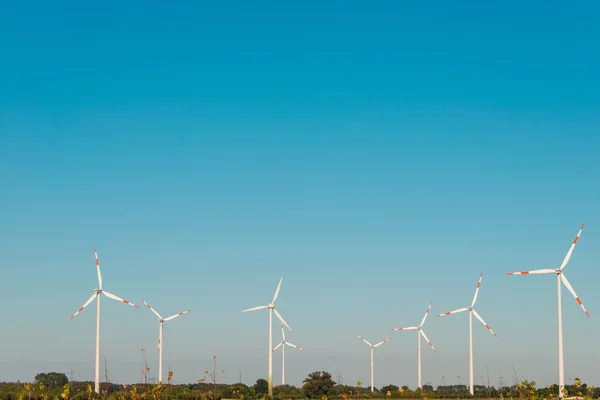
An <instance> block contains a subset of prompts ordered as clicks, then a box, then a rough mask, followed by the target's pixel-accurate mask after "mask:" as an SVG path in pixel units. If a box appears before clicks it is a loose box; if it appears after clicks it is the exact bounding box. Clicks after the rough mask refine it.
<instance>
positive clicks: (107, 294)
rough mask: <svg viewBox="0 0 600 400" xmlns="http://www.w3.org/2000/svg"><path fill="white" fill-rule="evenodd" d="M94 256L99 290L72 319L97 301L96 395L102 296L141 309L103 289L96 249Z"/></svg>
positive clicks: (97, 388)
mask: <svg viewBox="0 0 600 400" xmlns="http://www.w3.org/2000/svg"><path fill="white" fill-rule="evenodd" d="M94 255H95V256H96V270H97V271H98V289H94V294H93V295H92V297H90V298H89V300H88V301H86V302H85V304H84V305H83V306H81V308H80V309H79V310H77V312H76V313H75V314H73V316H72V317H71V319H73V318H75V316H76V315H77V314H79V313H80V312H82V311H83V309H84V308H86V307H87V306H88V305H89V304H90V303H91V302H92V301H94V300H96V306H97V308H96V368H95V370H94V372H95V385H94V390H95V391H96V393H100V295H101V294H103V295H105V296H106V297H108V298H109V299H113V300H117V301H120V302H122V303H125V304H129V305H130V306H133V307H135V308H140V307H138V306H136V305H135V304H133V303H130V302H128V301H127V300H123V299H122V298H120V297H117V296H115V295H114V294H112V293H108V292H107V291H105V290H103V289H102V275H101V274H100V264H99V263H98V253H97V252H96V248H95V247H94Z"/></svg>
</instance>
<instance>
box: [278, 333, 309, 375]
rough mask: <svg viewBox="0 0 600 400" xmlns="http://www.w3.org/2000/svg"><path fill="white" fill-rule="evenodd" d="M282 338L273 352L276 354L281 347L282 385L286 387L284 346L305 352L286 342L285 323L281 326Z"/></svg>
mask: <svg viewBox="0 0 600 400" xmlns="http://www.w3.org/2000/svg"><path fill="white" fill-rule="evenodd" d="M281 336H282V338H283V340H282V341H281V342H280V343H279V344H278V345H277V346H275V348H274V349H273V352H275V350H277V349H278V348H279V347H281V384H282V385H285V346H284V345H288V346H290V347H294V348H296V349H298V350H302V351H304V349H303V348H302V347H300V346H296V345H295V344H293V343H290V342H288V341H286V340H285V330H284V329H283V323H282V324H281Z"/></svg>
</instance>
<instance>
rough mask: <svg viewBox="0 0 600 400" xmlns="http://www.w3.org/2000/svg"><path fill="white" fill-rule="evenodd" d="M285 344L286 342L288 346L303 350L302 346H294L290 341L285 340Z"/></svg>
mask: <svg viewBox="0 0 600 400" xmlns="http://www.w3.org/2000/svg"><path fill="white" fill-rule="evenodd" d="M285 344H287V345H288V346H290V347H295V348H297V349H298V350H302V351H304V349H303V348H302V347H300V346H296V345H295V344H292V343H290V342H285Z"/></svg>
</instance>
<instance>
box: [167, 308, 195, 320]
mask: <svg viewBox="0 0 600 400" xmlns="http://www.w3.org/2000/svg"><path fill="white" fill-rule="evenodd" d="M190 311H192V310H185V311H182V312H179V313H177V314H175V315H171V316H170V317H169V318H165V321H170V320H172V319H173V318H177V317H179V316H180V315H183V314H187V313H189V312H190Z"/></svg>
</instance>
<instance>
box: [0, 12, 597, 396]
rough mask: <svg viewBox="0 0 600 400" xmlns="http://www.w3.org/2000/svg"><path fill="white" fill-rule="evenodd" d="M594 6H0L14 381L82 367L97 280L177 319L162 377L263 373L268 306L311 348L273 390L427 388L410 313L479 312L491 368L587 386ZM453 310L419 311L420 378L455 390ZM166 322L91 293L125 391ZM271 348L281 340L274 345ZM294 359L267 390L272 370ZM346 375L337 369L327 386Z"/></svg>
mask: <svg viewBox="0 0 600 400" xmlns="http://www.w3.org/2000/svg"><path fill="white" fill-rule="evenodd" d="M599 11H600V7H599V6H598V5H597V4H596V3H593V2H579V3H577V4H573V3H567V2H552V3H551V4H546V5H545V6H544V7H543V8H541V7H540V6H539V5H523V4H522V3H518V2H503V4H502V6H500V5H484V4H479V3H475V2H460V3H455V2H453V3H447V2H434V3H433V4H427V5H407V4H400V3H398V2H380V3H378V4H377V5H369V4H367V3H365V2H354V1H344V2H322V1H320V2H304V3H303V4H302V5H290V4H282V3H281V2H274V1H265V2H261V3H260V4H256V3H252V4H250V3H247V2H228V3H227V4H208V3H202V2H181V3H180V4H179V5H178V6H177V7H173V6H168V5H166V4H164V3H161V2H143V3H142V2H139V3H130V5H127V6H123V5H122V4H118V3H117V2H105V3H103V4H102V5H97V6H96V5H89V4H81V3H76V2H66V3H62V5H60V6H57V5H56V4H54V3H53V4H49V3H45V2H34V3H31V2H30V3H28V4H27V5H23V4H18V3H17V2H9V3H7V4H6V5H5V6H4V7H3V12H2V14H1V15H0V37H2V38H3V40H2V42H1V44H0V46H1V50H2V51H1V52H0V65H2V67H1V68H0V72H1V73H2V78H1V79H0V181H1V182H2V189H3V190H2V196H0V220H1V221H2V228H1V229H0V266H1V268H0V308H1V309H2V315H3V320H4V324H3V326H4V328H3V329H2V330H1V332H0V343H2V345H0V381H2V380H16V379H21V380H27V379H33V376H35V374H36V373H38V372H43V371H56V370H58V371H63V372H69V371H71V369H72V370H73V371H74V374H75V377H76V378H77V379H91V378H92V376H93V375H92V370H93V358H94V340H95V338H94V335H95V310H94V308H90V309H86V310H85V311H84V312H83V313H82V314H81V315H79V316H78V317H77V318H75V319H74V320H72V321H70V320H69V317H70V316H71V315H72V314H73V313H74V312H75V311H76V310H77V308H78V307H80V306H81V305H82V304H83V302H85V300H86V299H87V298H88V297H89V296H90V295H91V294H92V292H93V289H94V288H95V287H96V286H97V281H96V275H95V271H94V255H93V247H94V246H97V247H98V253H99V257H100V264H101V267H102V272H103V277H104V287H105V289H106V290H108V291H110V292H112V293H114V294H116V295H119V296H122V297H124V298H126V299H128V300H130V301H132V302H134V303H137V304H141V301H140V299H141V298H144V299H145V300H146V301H148V302H149V303H150V304H152V305H153V306H154V307H155V308H156V309H157V310H158V311H159V312H161V313H162V314H163V315H170V314H173V313H175V312H178V311H181V310H183V309H186V308H190V309H192V312H191V313H190V314H188V315H185V316H183V317H181V318H178V319H176V320H174V321H170V322H168V323H166V324H165V333H164V334H165V337H164V344H165V354H164V355H165V369H167V365H170V366H171V368H172V369H173V370H174V381H175V382H193V381H196V380H197V379H199V378H200V377H201V376H202V375H203V372H204V371H205V370H206V369H208V368H209V367H210V365H211V357H212V356H213V355H217V356H218V360H219V363H220V366H221V367H222V368H223V369H225V374H224V375H223V378H222V381H223V382H236V381H238V380H239V371H240V370H241V374H242V380H243V381H244V382H245V383H248V384H252V383H254V382H255V381H256V379H258V378H263V377H264V378H266V373H267V357H266V351H267V347H268V346H267V344H268V343H267V324H268V313H267V312H256V313H248V314H242V313H241V312H240V311H241V310H242V309H245V308H249V307H253V306H257V305H261V304H266V303H268V301H269V300H270V299H271V297H272V296H273V292H274V290H275V288H276V285H277V282H278V280H279V277H280V276H284V280H283V285H282V290H281V294H280V297H279V299H278V301H277V307H278V309H279V310H280V312H281V313H282V315H283V316H284V318H285V319H286V320H287V322H288V323H289V324H290V325H291V327H292V329H293V331H292V332H291V333H289V334H288V340H289V341H291V342H293V343H295V344H298V345H300V346H302V347H304V348H305V349H306V353H305V354H300V353H299V354H296V353H294V352H293V351H289V352H287V354H286V356H287V357H286V358H287V363H286V372H287V374H286V381H287V382H288V383H291V384H296V385H300V384H301V382H302V379H303V378H304V377H305V376H306V375H308V373H310V372H312V371H315V370H322V369H325V370H327V371H330V372H331V373H332V374H333V375H335V376H336V377H337V375H338V374H340V375H341V376H342V378H343V380H344V382H346V383H348V384H354V383H356V382H357V381H358V380H361V381H363V382H365V384H366V383H367V382H368V381H369V350H368V347H367V346H365V345H364V344H363V343H360V341H359V340H358V339H357V338H356V336H355V334H360V335H362V336H364V337H365V338H366V339H367V340H370V341H373V342H375V341H379V340H382V339H384V338H386V337H389V336H391V337H392V340H391V341H390V342H389V343H386V344H385V345H383V346H382V347H381V348H378V349H377V350H376V353H375V363H376V364H375V368H376V371H375V385H376V386H381V385H383V384H388V383H393V384H402V385H404V384H406V385H409V386H411V387H414V386H415V385H416V343H415V337H414V336H415V335H414V332H390V328H394V327H399V326H406V325H414V324H416V323H418V322H419V321H420V319H421V318H422V315H423V313H424V311H425V309H426V308H427V305H428V304H429V301H433V308H432V313H433V314H437V313H441V312H444V311H447V310H450V309H455V308H459V307H463V306H467V305H468V304H469V303H470V301H471V298H472V296H473V292H474V290H475V286H476V284H477V279H478V276H479V273H480V272H483V273H484V277H483V283H482V289H481V292H480V295H479V300H478V303H477V306H476V309H477V310H478V311H479V313H480V314H481V315H482V317H483V318H484V319H485V320H486V322H488V323H489V324H490V325H491V326H492V328H493V329H494V330H495V331H496V332H497V334H498V339H495V338H494V337H493V336H492V335H490V334H489V333H488V332H486V330H485V329H484V328H483V327H482V326H481V325H480V324H478V323H477V322H475V325H474V347H475V378H476V383H478V384H479V383H481V378H480V377H481V376H484V377H485V367H484V366H485V365H487V366H488V368H489V370H490V376H491V380H492V383H493V384H497V383H498V377H499V376H500V375H501V374H502V375H503V376H504V378H505V382H506V383H512V374H513V370H512V367H513V366H514V368H515V370H516V371H517V374H518V376H519V377H523V378H526V379H533V380H536V381H537V382H538V383H539V384H540V385H546V384H550V383H553V382H555V381H556V379H557V378H556V376H557V357H556V346H557V344H556V341H557V339H556V336H557V333H556V284H555V281H554V279H555V278H554V277H553V276H534V277H532V276H526V277H524V276H517V277H507V276H506V275H505V273H506V272H508V271H513V270H517V271H518V270H524V269H535V268H554V267H557V266H559V265H560V263H561V261H562V259H563V257H564V255H565V254H566V252H567V250H568V248H569V245H570V243H571V242H572V240H573V238H574V236H575V235H576V233H577V229H578V228H579V226H580V224H581V223H582V222H585V223H586V228H585V229H584V231H583V233H582V236H581V240H580V241H579V243H578V245H577V248H576V249H575V252H574V254H573V257H572V259H571V262H570V264H569V265H568V266H567V268H566V270H565V272H566V275H567V276H568V278H569V280H570V282H571V284H572V285H573V286H574V288H575V290H576V291H577V293H578V295H579V296H580V297H581V298H582V300H583V302H584V304H585V305H586V306H587V308H588V310H589V311H590V314H591V315H592V318H591V319H588V318H586V317H585V315H584V314H583V312H582V311H581V309H580V308H579V307H578V305H577V304H576V302H575V301H574V299H573V298H572V297H571V296H570V294H568V292H567V291H566V290H565V289H563V310H564V320H563V321H564V326H565V328H564V340H565V341H564V343H565V369H566V371H565V375H566V380H567V383H569V378H570V377H572V378H574V377H575V376H580V377H581V378H582V379H583V380H584V381H586V382H588V383H590V384H594V385H599V384H600V382H598V381H597V379H598V377H597V376H596V375H594V374H592V371H593V370H594V368H593V365H596V363H597V357H598V353H597V351H596V350H595V346H594V343H595V341H596V340H597V339H596V338H597V333H598V332H599V330H600V323H598V317H597V316H598V315H600V314H599V313H600V311H599V310H600V307H599V306H600V294H599V292H598V291H597V290H596V284H597V282H598V278H600V275H599V273H598V271H597V268H594V266H595V265H598V262H600V253H598V251H597V248H598V246H597V245H596V243H598V242H599V241H600V229H599V227H600V190H599V188H598V182H599V177H600V176H599V174H600V161H599V160H598V150H600V135H599V134H598V130H599V128H600V118H599V117H598V115H599V113H598V111H599V109H600V98H599V97H598V95H597V94H598V92H599V89H600V81H599V80H598V74H597V71H598V70H600V55H599V54H598V52H597V43H598V39H599V36H600V28H598V25H597V23H596V22H597V20H598V17H599V16H600V15H599ZM467 321H468V320H467V316H466V314H461V315H456V316H450V317H447V318H443V319H442V318H431V317H430V319H429V320H428V321H427V323H426V325H425V332H426V333H427V335H428V336H429V338H430V340H431V341H432V342H433V344H434V345H435V346H436V348H437V350H438V352H437V353H433V352H431V351H430V350H429V349H428V348H426V347H423V353H422V354H423V381H424V382H428V381H431V382H432V383H433V384H434V385H438V384H441V383H442V379H441V377H442V376H445V377H446V383H457V382H458V378H457V377H458V376H459V375H460V376H462V378H461V379H462V381H463V382H466V381H468V322H467ZM157 335H158V324H157V322H156V320H155V318H154V316H153V315H152V314H151V313H150V312H149V311H148V310H146V309H143V308H142V309H140V310H135V309H133V308H129V307H126V306H124V305H121V304H118V303H116V302H113V301H110V300H108V299H106V300H104V299H103V302H102V349H101V351H102V353H103V354H104V355H105V356H106V359H107V361H108V369H109V374H110V377H111V380H113V381H117V382H136V381H139V379H140V365H141V363H142V354H141V352H140V348H146V349H148V352H147V355H148V361H149V363H150V366H151V368H152V370H156V369H157V365H156V361H157V354H156V351H155V348H156V339H157ZM274 337H275V342H277V340H278V338H279V337H280V333H279V330H278V329H275V333H274ZM279 371H280V356H279V354H277V355H276V356H275V358H274V381H275V383H278V382H280V380H281V377H280V372H279ZM336 379H337V378H336Z"/></svg>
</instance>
